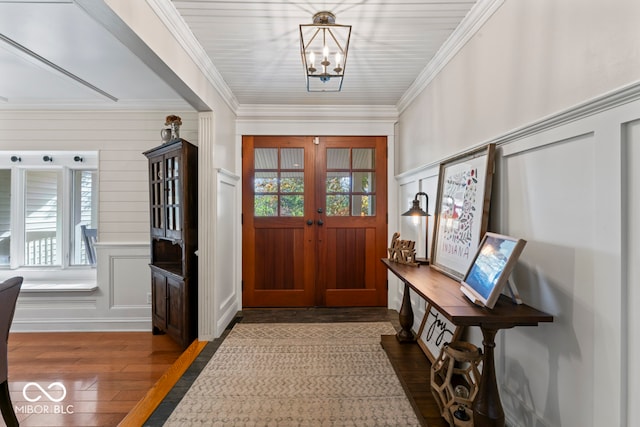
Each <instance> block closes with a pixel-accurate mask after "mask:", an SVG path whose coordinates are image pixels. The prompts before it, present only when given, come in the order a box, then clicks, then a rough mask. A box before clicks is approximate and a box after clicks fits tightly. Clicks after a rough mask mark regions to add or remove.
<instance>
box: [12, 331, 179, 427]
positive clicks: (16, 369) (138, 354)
mask: <svg viewBox="0 0 640 427" xmlns="http://www.w3.org/2000/svg"><path fill="white" fill-rule="evenodd" d="M181 354H182V349H181V348H180V347H179V346H178V345H177V344H176V343H175V342H174V341H172V340H171V339H170V338H169V337H167V336H165V335H152V334H151V332H117V333H91V332H89V333H84V332H83V333H11V334H10V335H9V390H10V394H11V399H12V403H13V405H14V408H16V413H17V416H18V421H19V422H20V425H21V426H23V427H29V426H47V427H54V426H109V427H112V426H116V425H118V424H119V423H120V422H121V421H122V420H123V418H124V417H125V416H126V415H127V414H128V413H129V412H130V411H131V410H132V409H133V408H134V406H136V404H137V403H138V402H139V401H140V400H141V399H142V398H143V397H145V395H146V394H147V392H148V391H149V390H150V389H151V388H152V387H153V386H154V384H155V383H156V381H158V379H159V378H160V377H162V375H163V374H164V373H165V371H167V370H168V369H169V368H170V367H171V366H172V365H173V363H174V362H175V361H176V360H177V359H178V358H179V357H180V355H181ZM56 382H57V383H60V384H61V385H60V384H53V383H56ZM49 387H50V388H49ZM63 387H64V389H63ZM40 388H41V389H42V390H41V389H40ZM64 390H66V395H64V393H65V392H64ZM45 392H46V393H47V394H48V395H49V396H50V398H49V397H48V396H47V394H45ZM63 396H64V399H62V400H60V401H59V402H55V401H54V400H59V399H60V398H61V397H63ZM27 398H28V399H31V400H32V402H30V401H28V400H27ZM35 399H38V400H37V401H35ZM52 399H53V400H52ZM1 423H2V421H1V419H0V424H1Z"/></svg>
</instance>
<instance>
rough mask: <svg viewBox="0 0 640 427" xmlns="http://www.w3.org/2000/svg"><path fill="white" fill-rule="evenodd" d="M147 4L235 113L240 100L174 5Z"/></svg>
mask: <svg viewBox="0 0 640 427" xmlns="http://www.w3.org/2000/svg"><path fill="white" fill-rule="evenodd" d="M147 4H148V5H149V7H150V8H151V9H152V10H153V11H154V12H155V14H156V15H157V16H158V18H160V20H161V21H162V23H163V24H164V25H165V26H166V27H167V28H168V29H169V31H170V32H171V34H173V36H174V37H175V38H176V40H177V41H178V43H179V44H180V46H182V48H183V49H184V50H185V52H186V53H187V55H189V57H191V59H192V60H193V62H194V64H196V66H197V67H198V69H200V71H201V72H202V74H203V75H204V76H205V77H206V79H207V80H208V81H209V83H211V85H212V86H213V87H214V88H215V89H216V91H218V93H219V94H220V96H221V97H222V99H223V100H224V101H225V103H226V104H227V106H228V107H229V108H230V109H231V111H234V112H235V111H236V110H237V108H238V105H239V104H238V100H237V99H236V97H235V95H234V94H233V92H232V91H231V88H229V86H228V85H227V83H226V82H225V81H224V78H222V75H221V74H220V72H219V71H218V69H217V68H216V67H215V65H214V64H213V62H212V61H211V58H209V55H207V52H206V51H205V50H204V48H203V47H202V45H201V44H200V42H199V41H198V39H197V38H196V37H195V36H194V35H193V32H192V31H191V29H189V26H188V25H187V23H186V22H185V21H184V19H183V18H182V16H181V15H180V13H179V12H178V10H177V9H176V8H175V6H174V5H173V3H172V2H170V1H166V0H147Z"/></svg>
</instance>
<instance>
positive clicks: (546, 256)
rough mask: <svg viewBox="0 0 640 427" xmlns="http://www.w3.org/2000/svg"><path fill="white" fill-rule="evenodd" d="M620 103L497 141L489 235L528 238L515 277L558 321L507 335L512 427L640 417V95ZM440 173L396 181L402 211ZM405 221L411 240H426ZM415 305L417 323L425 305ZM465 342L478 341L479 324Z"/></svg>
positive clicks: (499, 354) (502, 369) (503, 377)
mask: <svg viewBox="0 0 640 427" xmlns="http://www.w3.org/2000/svg"><path fill="white" fill-rule="evenodd" d="M616 96H617V95H616V94H613V95H612V100H613V102H612V103H611V104H609V105H606V107H605V108H602V109H600V110H597V111H589V112H588V113H585V114H584V115H580V114H579V113H578V114H575V115H574V117H573V119H572V120H559V119H558V117H564V116H565V115H566V113H562V114H559V115H558V116H557V117H555V116H554V117H551V118H549V120H548V123H549V125H548V126H546V127H545V126H544V123H542V122H540V123H537V124H536V127H535V128H532V129H531V130H530V131H527V129H521V130H520V131H519V133H518V135H517V136H515V135H510V136H508V137H504V138H500V137H497V138H495V139H494V140H493V141H491V142H496V144H497V146H498V150H497V157H496V175H495V178H494V188H493V192H492V204H491V220H490V227H489V229H490V230H491V231H496V232H501V233H504V234H509V235H513V236H517V237H521V238H524V239H525V240H527V242H528V243H527V246H526V247H525V250H524V252H523V254H522V256H521V258H520V262H519V263H518V266H517V267H516V269H515V271H514V274H513V276H512V278H513V279H514V281H515V282H516V284H517V286H518V288H519V290H520V293H521V295H522V297H523V300H524V301H525V303H527V304H529V305H532V306H534V307H536V308H539V309H541V310H543V311H546V312H548V313H550V314H552V315H553V316H554V322H553V323H549V324H541V325H539V326H538V327H518V328H513V329H511V330H506V331H501V332H500V333H499V334H498V337H497V340H496V341H497V348H496V368H497V377H498V381H499V385H500V389H501V397H502V403H503V406H504V410H505V416H506V420H507V425H509V426H512V427H526V426H532V425H536V426H549V427H552V426H560V425H562V426H563V427H583V426H601V425H636V424H637V422H638V419H639V417H638V416H636V415H635V412H636V411H634V410H633V408H635V407H637V405H638V404H640V401H639V400H640V391H639V390H640V388H638V386H637V384H636V383H637V381H634V380H633V378H637V374H638V369H637V368H636V367H635V364H634V359H633V355H635V354H637V353H638V351H639V350H640V348H639V342H640V341H639V340H638V338H637V337H638V326H637V325H638V324H639V323H638V322H639V319H640V316H638V314H637V313H636V312H637V310H636V309H635V308H636V307H637V306H638V304H639V303H640V292H638V290H637V289H636V288H637V286H635V285H636V284H637V283H638V278H639V277H640V274H639V273H638V272H639V270H638V266H637V259H638V253H640V243H638V242H640V235H639V233H638V230H640V227H638V226H637V225H636V224H635V222H637V221H636V220H635V218H638V216H639V214H640V209H639V207H638V206H640V202H639V201H640V195H639V194H640V190H639V189H640V185H639V184H638V182H640V180H639V179H638V176H639V175H638V172H637V171H636V170H635V169H637V168H636V167H635V166H636V165H638V164H640V148H639V147H640V100H638V98H637V97H636V98H635V99H633V100H629V99H628V98H627V99H621V101H620V103H616V102H615V99H616ZM435 168H436V166H435V165H427V166H425V167H424V168H421V169H418V170H414V171H412V172H411V173H407V174H403V175H401V176H399V177H397V179H398V184H399V188H400V189H399V199H400V200H399V203H400V204H401V205H402V204H406V203H407V201H408V200H409V199H410V198H412V197H413V194H414V193H415V192H416V191H418V189H419V188H420V189H422V190H423V191H425V190H424V188H428V190H426V191H427V193H429V195H431V192H432V191H433V190H432V189H431V188H432V187H433V185H434V184H433V181H432V179H431V178H430V177H429V176H428V175H429V172H428V171H430V170H433V169H435ZM436 180H437V178H436ZM425 186H426V187H425ZM433 194H434V201H433V203H435V193H433ZM430 202H431V199H430ZM430 209H431V206H430ZM400 221H401V227H400V228H401V233H404V235H403V238H410V239H411V240H413V238H417V237H416V232H415V231H414V230H413V229H412V228H411V227H410V226H408V225H406V224H404V222H403V221H404V220H403V219H401V220H400ZM400 297H401V290H400V291H399V295H398V298H400ZM413 298H414V300H413V302H414V312H415V313H416V322H417V321H418V318H419V316H421V314H422V313H423V312H424V305H423V302H422V301H420V300H419V298H417V297H416V296H415V295H413ZM414 327H417V326H416V325H415V324H414ZM467 339H468V340H470V341H472V342H473V343H474V344H476V345H478V346H481V336H480V334H479V333H478V332H477V328H471V330H470V331H469V333H468V334H467ZM634 420H635V421H634Z"/></svg>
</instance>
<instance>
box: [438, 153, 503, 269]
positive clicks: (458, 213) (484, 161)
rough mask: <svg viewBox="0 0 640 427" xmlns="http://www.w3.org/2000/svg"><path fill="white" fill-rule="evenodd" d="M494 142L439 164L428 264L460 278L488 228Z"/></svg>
mask: <svg viewBox="0 0 640 427" xmlns="http://www.w3.org/2000/svg"><path fill="white" fill-rule="evenodd" d="M494 153H495V144H488V145H487V146H485V147H482V148H479V149H477V150H474V151H471V152H467V153H464V154H463V155H461V156H458V157H455V158H453V159H450V160H447V161H446V162H443V163H441V164H440V175H439V178H438V196H437V199H436V208H435V228H434V236H433V243H432V248H431V267H432V268H435V269H437V270H438V271H441V272H442V273H444V274H446V275H447V276H449V277H452V278H454V279H457V280H460V279H462V278H463V277H464V275H465V273H466V272H467V269H468V268H469V264H470V263H471V261H472V260H473V257H474V255H475V254H476V249H477V248H478V244H479V243H480V239H481V238H482V236H483V235H484V233H485V232H486V231H487V225H488V223H489V204H490V202H491V182H492V180H493V169H494Z"/></svg>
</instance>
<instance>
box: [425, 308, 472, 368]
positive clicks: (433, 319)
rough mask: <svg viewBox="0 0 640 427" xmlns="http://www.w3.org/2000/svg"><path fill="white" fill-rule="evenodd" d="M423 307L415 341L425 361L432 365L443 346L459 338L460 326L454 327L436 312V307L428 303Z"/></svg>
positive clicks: (442, 315) (438, 311)
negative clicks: (424, 356)
mask: <svg viewBox="0 0 640 427" xmlns="http://www.w3.org/2000/svg"><path fill="white" fill-rule="evenodd" d="M425 305H426V309H425V313H424V317H423V318H422V323H421V324H420V329H418V334H417V341H418V346H420V348H421V349H422V351H423V352H424V354H425V355H426V356H427V359H429V361H430V362H431V363H434V362H435V360H436V358H437V357H438V356H439V355H440V351H441V350H442V347H443V346H444V345H445V344H447V343H450V342H453V341H456V340H458V338H460V334H461V333H462V326H457V325H454V324H453V322H451V321H450V320H449V319H447V318H446V317H445V316H444V314H442V313H441V312H440V310H438V307H436V306H434V305H432V304H430V303H429V302H426V303H425Z"/></svg>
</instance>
